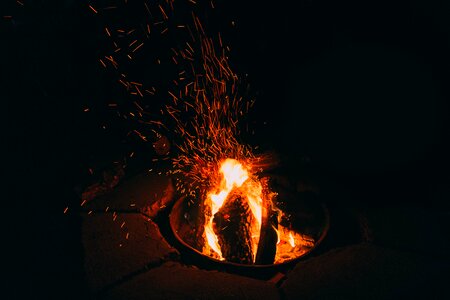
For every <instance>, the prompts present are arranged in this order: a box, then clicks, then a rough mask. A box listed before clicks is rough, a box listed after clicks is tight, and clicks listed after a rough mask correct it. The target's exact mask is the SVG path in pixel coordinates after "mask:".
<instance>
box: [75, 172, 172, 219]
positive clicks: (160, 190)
mask: <svg viewBox="0 0 450 300" xmlns="http://www.w3.org/2000/svg"><path fill="white" fill-rule="evenodd" d="M167 193H172V196H173V185H172V183H171V180H170V178H169V177H167V176H165V175H164V174H161V175H159V174H156V173H152V172H146V173H142V174H139V175H136V176H134V177H131V178H129V179H127V180H125V181H124V182H121V183H119V184H118V185H117V186H116V187H114V188H113V190H112V191H111V192H109V193H107V194H105V195H102V196H99V197H98V198H95V199H93V200H91V201H89V202H87V203H86V204H84V205H83V207H82V208H83V210H84V211H86V212H88V211H90V210H93V211H106V210H109V211H128V212H139V211H142V210H143V209H145V208H147V207H150V206H151V205H152V204H153V203H155V202H157V201H159V200H161V198H163V197H164V195H165V194H167Z"/></svg>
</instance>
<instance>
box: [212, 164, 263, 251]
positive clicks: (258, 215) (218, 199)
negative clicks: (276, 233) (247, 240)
mask: <svg viewBox="0 0 450 300" xmlns="http://www.w3.org/2000/svg"><path fill="white" fill-rule="evenodd" d="M220 173H221V174H222V179H221V181H220V183H219V186H218V187H217V188H215V189H214V190H216V191H218V192H213V191H211V192H209V193H208V195H207V199H206V205H208V206H209V207H210V208H211V216H209V218H208V220H207V222H206V225H205V235H206V239H207V245H205V248H206V251H207V250H208V247H209V248H210V249H212V250H214V252H215V253H216V254H217V255H218V257H219V259H221V260H224V258H223V256H222V252H221V251H220V245H219V243H218V239H217V236H216V234H215V233H214V229H213V219H214V215H215V214H216V213H217V212H218V211H219V209H220V208H221V207H222V206H223V205H224V202H225V200H226V198H227V196H228V195H229V194H230V192H231V191H232V190H233V188H242V189H243V190H244V191H245V194H246V196H247V203H248V205H249V207H250V210H251V212H252V214H253V217H254V218H253V220H254V221H253V222H252V224H251V226H250V229H251V237H252V252H253V260H254V259H255V257H256V250H257V246H258V241H259V236H260V231H261V219H262V199H261V197H262V186H261V183H259V182H258V181H255V180H254V179H250V175H249V171H248V170H247V169H246V168H245V167H244V166H243V165H242V164H241V163H240V162H239V161H237V160H235V159H230V158H228V159H226V160H224V161H223V162H222V163H221V166H220Z"/></svg>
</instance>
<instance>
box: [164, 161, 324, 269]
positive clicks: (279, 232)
mask: <svg viewBox="0 0 450 300" xmlns="http://www.w3.org/2000/svg"><path fill="white" fill-rule="evenodd" d="M228 162H230V160H228ZM223 165H224V164H222V166H223ZM228 167H230V166H228ZM226 168H227V167H225V169H226ZM230 168H231V167H230ZM234 168H235V171H236V168H239V167H236V165H235V166H234ZM222 169H224V168H222ZM222 173H224V172H222ZM223 175H224V178H226V176H227V175H226V174H225V173H224V174H223ZM235 175H236V174H235ZM237 178H240V180H241V184H242V185H240V184H233V185H230V184H228V187H229V188H228V190H227V192H226V193H225V192H224V191H223V189H222V190H221V189H215V191H216V192H217V193H214V192H210V193H209V194H208V193H207V195H205V197H204V198H205V200H203V199H195V198H192V197H191V198H189V196H185V197H180V198H179V199H178V200H177V201H176V202H175V204H174V206H173V208H172V210H171V213H170V216H169V221H170V227H171V230H172V231H173V234H174V236H175V238H176V239H177V241H178V242H179V243H180V244H181V245H182V247H184V248H185V249H186V250H187V251H188V252H190V254H192V255H194V256H197V257H198V258H203V259H206V260H208V261H210V262H212V263H213V264H217V266H224V265H226V266H233V267H242V268H272V267H276V266H281V265H287V264H290V263H293V262H296V261H297V260H299V259H300V258H302V257H305V256H306V255H308V254H309V253H311V251H312V250H314V249H315V248H316V247H317V246H318V245H319V244H320V243H321V242H322V240H323V239H324V237H325V235H326V234H327V231H328V227H329V215H328V211H327V209H326V207H325V206H324V205H323V204H321V203H320V202H319V201H317V199H316V198H314V199H312V198H308V197H304V195H302V194H297V195H291V196H289V197H287V198H286V194H285V193H283V192H282V191H280V192H281V193H279V194H280V195H281V196H283V198H284V199H282V201H283V202H290V203H294V205H290V207H291V209H290V210H291V211H288V210H286V211H283V212H282V211H281V210H280V209H279V208H276V207H274V205H273V202H272V199H271V198H272V197H273V196H275V195H277V194H278V191H274V192H272V191H271V188H269V179H268V178H263V179H260V180H259V181H258V179H256V180H255V178H251V177H248V178H247V177H239V176H237ZM225 181H227V180H226V179H225ZM227 182H228V183H230V181H227ZM259 182H260V183H261V187H260V188H259V191H260V192H261V196H255V194H254V193H253V194H252V190H251V189H250V190H249V186H250V187H251V188H253V185H254V184H255V183H259ZM225 185H226V184H225ZM246 185H247V188H245V186H246ZM223 187H224V186H222V188H223ZM218 196H221V197H222V199H220V207H214V205H216V204H214V203H211V201H210V200H211V199H215V198H217V197H218ZM252 197H255V198H258V197H259V198H260V201H259V202H260V203H259V212H257V213H256V214H255V215H256V216H258V213H259V214H260V221H259V222H258V221H254V220H255V219H257V217H255V216H254V215H253V213H252V208H251V207H250V206H252V205H255V204H254V203H253V204H252V203H251V198H252ZM244 198H247V199H248V201H247V200H243V199H244ZM264 199H265V200H264ZM211 204H212V205H211ZM216 206H217V205H216ZM293 206H295V208H292V207H293ZM255 210H258V208H255ZM252 221H254V222H253V223H252ZM252 227H256V231H252ZM255 232H256V233H255Z"/></svg>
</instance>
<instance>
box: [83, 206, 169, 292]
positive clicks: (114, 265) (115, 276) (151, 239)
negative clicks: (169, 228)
mask: <svg viewBox="0 0 450 300" xmlns="http://www.w3.org/2000/svg"><path fill="white" fill-rule="evenodd" d="M82 241H83V247H84V259H85V263H84V266H85V271H86V277H87V281H88V284H89V286H90V288H91V290H92V291H98V290H100V289H102V288H104V287H105V286H107V285H109V284H112V283H113V282H115V281H117V280H120V279H122V278H123V277H124V276H127V275H129V274H131V273H133V272H136V271H139V270H141V269H143V268H145V267H146V266H147V265H149V264H150V265H151V264H158V263H160V262H162V261H165V260H167V259H169V258H174V257H177V251H176V250H175V249H173V248H172V247H171V246H170V245H169V244H168V243H167V242H166V241H165V240H164V238H163V237H162V236H161V234H160V232H159V229H158V227H157V226H156V224H154V223H153V222H152V221H151V220H150V219H148V218H145V217H143V216H142V215H141V214H134V213H127V214H118V215H117V214H115V213H97V214H96V213H93V214H90V215H88V214H83V216H82Z"/></svg>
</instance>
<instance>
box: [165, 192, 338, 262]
mask: <svg viewBox="0 0 450 300" xmlns="http://www.w3.org/2000/svg"><path fill="white" fill-rule="evenodd" d="M186 198H187V197H186V196H181V197H179V198H178V199H177V200H176V201H175V203H174V205H173V206H172V208H171V211H170V213H169V224H170V229H171V231H172V233H173V234H174V236H175V238H176V239H177V241H178V242H180V243H181V244H182V245H183V246H184V247H186V248H188V249H189V250H190V251H193V252H194V253H196V254H198V255H200V257H202V258H205V259H207V260H210V261H213V262H214V263H218V264H220V265H225V266H233V267H239V268H249V269H252V268H255V269H268V268H273V267H278V266H285V265H289V264H291V263H294V262H297V261H299V260H300V259H304V258H306V257H307V256H309V255H310V254H311V252H313V250H315V249H316V248H317V247H318V246H319V245H320V244H321V243H322V241H323V239H324V238H325V236H326V235H327V233H328V230H329V227H330V215H329V211H328V208H327V207H326V206H325V204H324V203H322V202H320V203H319V205H320V206H321V208H322V211H323V213H324V217H325V224H324V227H323V229H322V231H321V233H320V237H319V239H317V241H316V242H315V243H314V246H313V247H311V248H310V249H308V250H307V251H306V252H305V253H303V254H302V255H300V256H298V257H296V258H293V259H290V260H286V261H284V262H282V263H273V264H267V265H261V264H258V265H257V264H252V265H249V264H239V263H234V262H229V261H226V260H218V259H215V258H213V257H211V256H208V255H205V254H203V253H202V252H200V251H199V250H197V249H195V248H194V247H192V246H191V245H190V244H188V243H187V242H185V241H184V239H182V238H181V237H180V235H179V234H178V232H177V230H175V224H173V222H174V217H173V215H174V213H173V212H174V210H175V209H180V208H179V207H180V206H181V204H182V203H183V201H185V200H186Z"/></svg>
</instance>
